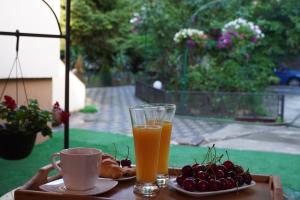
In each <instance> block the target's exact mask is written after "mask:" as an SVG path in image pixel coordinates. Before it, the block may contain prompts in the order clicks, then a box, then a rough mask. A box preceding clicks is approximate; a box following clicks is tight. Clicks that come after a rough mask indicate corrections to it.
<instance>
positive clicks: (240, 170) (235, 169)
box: [233, 165, 244, 174]
mask: <svg viewBox="0 0 300 200" xmlns="http://www.w3.org/2000/svg"><path fill="white" fill-rule="evenodd" d="M233 170H234V171H235V172H236V173H237V174H241V173H243V172H244V169H243V168H242V167H241V166H240V165H234V167H233Z"/></svg>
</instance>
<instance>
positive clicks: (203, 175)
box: [195, 171, 209, 180]
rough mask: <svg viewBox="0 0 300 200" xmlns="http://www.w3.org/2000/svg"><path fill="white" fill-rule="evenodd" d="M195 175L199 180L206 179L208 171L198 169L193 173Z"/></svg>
mask: <svg viewBox="0 0 300 200" xmlns="http://www.w3.org/2000/svg"><path fill="white" fill-rule="evenodd" d="M195 176H196V177H197V178H199V179H200V180H208V176H209V175H208V173H207V172H204V171H198V172H197V174H195Z"/></svg>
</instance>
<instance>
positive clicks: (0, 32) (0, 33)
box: [0, 31, 66, 38]
mask: <svg viewBox="0 0 300 200" xmlns="http://www.w3.org/2000/svg"><path fill="white" fill-rule="evenodd" d="M0 35H7V36H25V37H42V38H65V37H66V36H64V35H55V34H43V33H22V32H18V33H17V32H8V31H0Z"/></svg>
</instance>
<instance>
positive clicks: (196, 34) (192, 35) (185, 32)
mask: <svg viewBox="0 0 300 200" xmlns="http://www.w3.org/2000/svg"><path fill="white" fill-rule="evenodd" d="M206 38H207V35H205V34H204V32H203V31H201V30H197V29H191V28H188V29H181V30H180V31H179V32H177V33H176V34H175V36H174V41H175V42H176V43H181V42H183V41H186V43H187V45H188V46H196V45H197V44H199V43H202V42H203V41H204V40H205V39H206Z"/></svg>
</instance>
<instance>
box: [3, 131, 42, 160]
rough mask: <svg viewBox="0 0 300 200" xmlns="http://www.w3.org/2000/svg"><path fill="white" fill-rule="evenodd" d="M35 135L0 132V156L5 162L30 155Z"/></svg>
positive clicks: (19, 132) (18, 132)
mask: <svg viewBox="0 0 300 200" xmlns="http://www.w3.org/2000/svg"><path fill="white" fill-rule="evenodd" d="M35 138H36V133H26V132H21V131H15V132H9V131H7V130H2V131H0V139H1V140H0V156H1V157H2V158H4V159H7V160H19V159H23V158H25V157H27V156H28V155H30V153H31V151H32V149H33V146H34V142H35Z"/></svg>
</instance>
